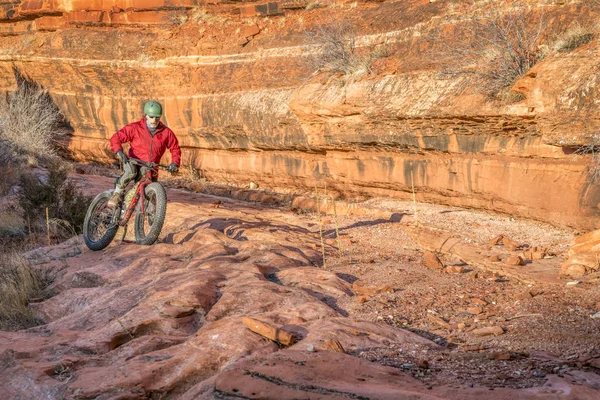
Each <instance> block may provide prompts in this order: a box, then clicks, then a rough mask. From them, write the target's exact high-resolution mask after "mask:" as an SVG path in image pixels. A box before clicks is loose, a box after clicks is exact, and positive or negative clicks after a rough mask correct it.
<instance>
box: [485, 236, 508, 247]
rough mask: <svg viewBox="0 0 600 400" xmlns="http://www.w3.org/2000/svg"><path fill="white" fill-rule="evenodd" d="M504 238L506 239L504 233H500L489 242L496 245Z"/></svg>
mask: <svg viewBox="0 0 600 400" xmlns="http://www.w3.org/2000/svg"><path fill="white" fill-rule="evenodd" d="M502 239H504V235H498V236H496V237H495V238H493V239H491V240H490V241H489V242H488V243H489V244H491V245H492V246H495V245H497V244H498V243H500V242H502Z"/></svg>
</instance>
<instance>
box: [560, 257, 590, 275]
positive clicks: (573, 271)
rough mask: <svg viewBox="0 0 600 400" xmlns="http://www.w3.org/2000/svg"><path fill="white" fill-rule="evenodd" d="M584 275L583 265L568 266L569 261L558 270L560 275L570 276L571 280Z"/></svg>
mask: <svg viewBox="0 0 600 400" xmlns="http://www.w3.org/2000/svg"><path fill="white" fill-rule="evenodd" d="M585 273H586V268H585V265H582V264H569V261H568V260H567V262H565V263H564V264H563V265H562V266H561V268H560V274H561V275H566V276H570V277H572V278H581V277H582V276H584V275H585Z"/></svg>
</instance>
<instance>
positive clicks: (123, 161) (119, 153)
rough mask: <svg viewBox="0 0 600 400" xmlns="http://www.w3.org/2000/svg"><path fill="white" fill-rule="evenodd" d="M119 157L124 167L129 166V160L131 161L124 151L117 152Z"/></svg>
mask: <svg viewBox="0 0 600 400" xmlns="http://www.w3.org/2000/svg"><path fill="white" fill-rule="evenodd" d="M117 157H119V160H121V163H123V165H125V164H127V160H129V159H128V158H127V156H126V155H125V152H124V151H123V150H119V151H117Z"/></svg>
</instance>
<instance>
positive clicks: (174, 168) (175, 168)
mask: <svg viewBox="0 0 600 400" xmlns="http://www.w3.org/2000/svg"><path fill="white" fill-rule="evenodd" d="M167 171H169V172H177V171H179V165H177V164H175V163H171V165H169V166H168V167H167Z"/></svg>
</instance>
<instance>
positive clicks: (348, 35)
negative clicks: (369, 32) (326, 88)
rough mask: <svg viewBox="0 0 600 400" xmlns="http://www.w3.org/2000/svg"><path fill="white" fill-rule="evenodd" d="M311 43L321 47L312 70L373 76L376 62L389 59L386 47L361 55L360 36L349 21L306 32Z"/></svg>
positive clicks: (367, 51) (314, 59)
mask: <svg viewBox="0 0 600 400" xmlns="http://www.w3.org/2000/svg"><path fill="white" fill-rule="evenodd" d="M306 34H307V36H308V38H309V42H312V43H314V44H315V45H316V47H317V52H316V55H315V56H313V57H309V58H308V63H309V66H310V68H311V69H313V70H315V71H319V70H325V71H329V72H341V73H343V74H344V75H359V76H360V75H364V74H367V73H369V72H370V70H371V64H372V63H373V61H374V60H376V59H378V58H382V57H389V56H390V51H389V49H388V48H387V47H385V46H379V47H371V48H368V49H366V50H365V51H362V52H359V49H358V47H357V46H356V34H355V32H354V28H353V26H352V24H351V23H350V22H349V21H346V20H336V19H333V20H332V22H331V23H329V24H326V25H320V26H318V27H317V28H316V29H315V30H314V31H308V32H306Z"/></svg>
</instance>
